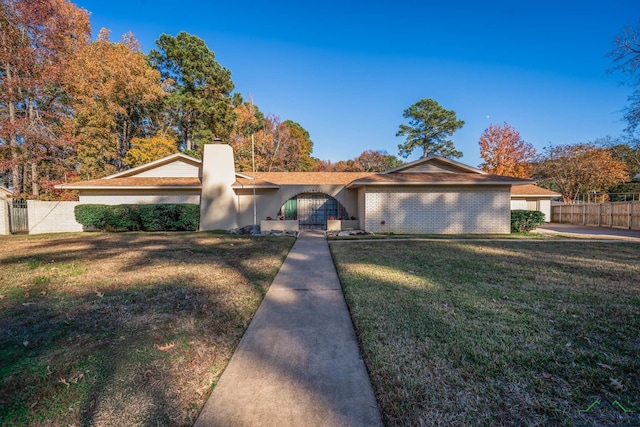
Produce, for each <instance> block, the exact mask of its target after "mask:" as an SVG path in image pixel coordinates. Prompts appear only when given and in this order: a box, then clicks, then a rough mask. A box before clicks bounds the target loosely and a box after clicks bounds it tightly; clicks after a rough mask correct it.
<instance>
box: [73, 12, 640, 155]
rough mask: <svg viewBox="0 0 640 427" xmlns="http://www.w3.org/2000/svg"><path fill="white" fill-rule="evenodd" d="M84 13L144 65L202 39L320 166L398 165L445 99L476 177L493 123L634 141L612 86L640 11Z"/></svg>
mask: <svg viewBox="0 0 640 427" xmlns="http://www.w3.org/2000/svg"><path fill="white" fill-rule="evenodd" d="M76 4H78V5H79V6H81V7H84V8H85V9H87V10H89V11H90V12H91V13H92V15H91V24H92V27H93V31H94V37H95V35H96V34H97V33H98V31H99V29H100V28H101V27H106V28H109V29H111V30H112V39H113V40H117V39H119V37H120V35H122V34H123V33H125V32H127V31H132V32H133V33H134V34H135V35H136V37H137V38H138V39H139V40H140V42H141V44H142V49H143V51H144V52H148V51H149V50H150V49H151V48H153V47H155V40H156V39H157V38H158V37H159V36H160V34H162V33H167V34H171V35H176V34H177V33H178V32H180V31H186V32H188V33H190V34H193V35H196V36H198V37H200V38H202V39H203V40H204V41H205V42H206V43H207V45H208V46H209V48H210V49H211V50H213V51H214V52H215V54H216V59H217V60H218V62H220V64H221V65H222V66H224V67H226V68H228V69H229V70H231V73H232V75H231V77H232V80H233V82H234V83H235V91H236V92H239V93H241V94H242V95H243V97H244V98H245V99H247V98H248V96H249V95H250V96H251V97H252V98H253V101H254V102H255V103H256V104H257V105H258V106H259V107H260V109H261V110H262V111H263V112H265V113H274V114H277V115H278V116H280V118H281V119H282V120H286V119H291V120H294V121H296V122H299V123H300V124H301V125H302V126H303V127H304V128H306V129H307V130H308V131H309V132H310V134H311V139H312V140H313V142H314V150H313V156H315V157H318V158H320V159H328V160H332V161H337V160H346V159H350V158H353V157H355V156H357V155H359V154H360V153H361V152H362V151H364V150H366V149H375V150H386V151H388V152H389V153H391V154H397V153H398V149H397V146H398V144H399V143H402V142H403V139H402V138H401V137H396V136H395V134H396V132H397V130H398V126H399V125H400V124H401V123H404V122H405V119H404V118H403V117H402V113H403V111H404V110H405V109H406V108H407V107H409V106H410V105H411V104H413V103H415V102H416V101H418V100H420V99H422V98H432V99H434V100H436V101H437V102H439V103H440V105H442V106H443V107H444V108H447V109H451V110H454V111H456V113H457V115H458V118H459V119H462V120H464V121H465V122H466V124H465V126H464V127H463V128H462V129H460V130H459V131H457V132H456V133H455V134H454V135H453V138H452V139H453V141H454V143H455V146H456V148H457V149H458V150H461V151H462V152H463V153H464V157H463V158H462V159H461V161H462V162H464V163H467V164H469V165H471V166H478V165H479V164H480V163H481V158H480V153H479V148H478V139H479V138H480V135H481V134H482V132H483V131H484V130H485V129H486V128H487V127H488V126H489V124H492V123H493V124H500V123H502V122H504V121H506V122H507V123H509V124H510V125H512V126H514V127H515V128H516V129H518V130H519V131H520V134H521V136H522V137H523V139H524V140H526V141H529V142H531V143H532V144H533V145H534V146H535V147H536V148H538V149H542V148H543V147H544V146H546V145H547V144H549V143H553V144H561V143H563V144H564V143H577V142H587V141H593V140H595V139H597V138H601V137H605V136H607V135H610V136H612V137H616V136H619V135H621V134H622V131H623V129H624V127H625V123H624V122H623V120H622V111H621V110H622V109H623V108H624V107H625V106H626V105H627V97H628V96H629V95H630V93H631V91H630V89H629V88H628V87H625V86H621V85H620V81H621V80H622V76H620V75H619V74H613V75H611V74H608V73H607V70H608V69H610V68H611V67H612V62H611V58H609V57H607V53H608V52H609V51H610V50H611V49H612V46H613V40H614V38H615V36H616V35H618V34H619V33H620V32H621V31H622V29H623V28H624V27H625V26H627V25H633V24H635V23H637V22H638V21H639V20H640V1H639V0H600V1H593V0H582V1H565V0H555V1H548V0H539V1H525V2H522V1H517V0H509V1H491V0H487V1H456V0H448V1H438V2H431V1H404V0H397V1H375V0H372V1H351V2H349V1H334V0H325V1H322V2H313V1H311V2H304V1H299V0H298V1H282V0H272V1H261V2H257V1H253V0H245V1H234V0H227V1H205V0H196V1H186V0H185V1H182V2H180V1H175V0H174V1H171V2H168V1H164V0H160V1H155V0H128V1H121V0H110V1H108V2H107V1H102V0H99V1H98V0H78V1H77V2H76ZM419 154H420V153H419V152H418V150H417V151H416V152H415V153H414V155H413V156H412V157H410V158H409V160H413V159H415V158H417V157H418V156H419Z"/></svg>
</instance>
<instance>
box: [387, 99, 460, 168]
mask: <svg viewBox="0 0 640 427" xmlns="http://www.w3.org/2000/svg"><path fill="white" fill-rule="evenodd" d="M403 117H404V118H406V119H409V125H405V124H401V125H400V128H399V129H398V133H396V136H404V137H406V142H405V143H404V144H399V145H398V149H399V150H400V156H401V157H404V158H406V157H409V155H410V154H411V153H412V152H413V150H414V149H416V148H417V147H422V150H423V154H422V157H428V156H430V155H437V156H443V157H456V158H458V157H462V152H460V151H458V150H456V149H455V147H454V146H453V142H452V141H451V140H449V139H448V138H449V137H450V136H451V135H453V133H454V132H455V131H456V130H458V129H460V128H461V127H462V126H464V121H462V120H458V119H457V118H456V112H455V111H453V110H447V109H445V108H443V107H442V106H440V104H438V103H437V102H436V101H434V100H433V99H421V100H420V101H418V102H416V103H415V104H413V105H412V106H411V107H409V108H407V109H406V110H404V114H403Z"/></svg>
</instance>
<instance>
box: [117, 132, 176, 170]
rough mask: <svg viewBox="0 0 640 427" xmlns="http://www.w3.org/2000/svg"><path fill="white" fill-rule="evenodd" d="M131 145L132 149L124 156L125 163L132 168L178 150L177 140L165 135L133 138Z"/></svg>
mask: <svg viewBox="0 0 640 427" xmlns="http://www.w3.org/2000/svg"><path fill="white" fill-rule="evenodd" d="M131 145H132V147H131V149H130V150H129V151H128V152H127V155H126V157H125V158H124V163H125V164H126V165H127V166H129V167H132V168H135V167H136V166H140V165H144V164H146V163H149V162H153V161H155V160H159V159H161V158H163V157H166V156H169V155H171V154H175V153H177V152H178V146H177V145H176V141H175V140H174V139H171V138H167V137H163V136H153V137H150V138H133V139H132V140H131Z"/></svg>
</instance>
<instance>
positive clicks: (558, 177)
mask: <svg viewBox="0 0 640 427" xmlns="http://www.w3.org/2000/svg"><path fill="white" fill-rule="evenodd" d="M533 177H534V179H536V180H537V181H538V182H539V183H540V184H541V185H542V186H544V187H547V188H550V189H553V190H557V191H558V192H560V194H562V199H563V200H564V202H565V203H567V204H573V203H575V202H576V200H577V199H578V197H579V196H580V195H581V194H587V193H591V192H602V191H606V190H607V189H608V188H609V187H611V186H613V185H616V184H620V183H623V182H625V181H627V180H629V171H628V169H627V165H626V164H625V163H624V162H622V161H620V160H616V159H614V158H613V157H612V155H611V151H610V150H608V149H606V148H601V147H596V146H594V145H592V144H576V145H556V146H549V147H547V148H545V152H544V154H543V155H542V156H540V158H539V159H538V160H537V162H536V164H535V170H534V175H533Z"/></svg>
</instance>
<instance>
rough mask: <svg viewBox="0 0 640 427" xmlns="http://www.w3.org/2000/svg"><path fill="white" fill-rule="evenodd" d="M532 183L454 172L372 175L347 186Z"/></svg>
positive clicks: (488, 175)
mask: <svg viewBox="0 0 640 427" xmlns="http://www.w3.org/2000/svg"><path fill="white" fill-rule="evenodd" d="M525 182H530V181H525V180H521V179H518V178H512V177H509V176H500V175H490V174H480V173H454V172H426V173H408V172H404V173H389V174H376V175H370V176H367V177H364V178H361V179H358V180H356V181H353V182H352V183H351V184H349V185H348V186H347V188H351V187H359V186H363V185H477V184H484V185H513V184H518V183H525Z"/></svg>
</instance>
